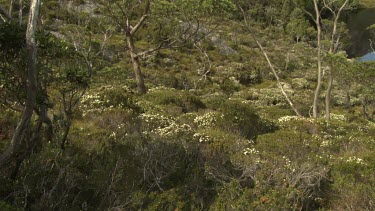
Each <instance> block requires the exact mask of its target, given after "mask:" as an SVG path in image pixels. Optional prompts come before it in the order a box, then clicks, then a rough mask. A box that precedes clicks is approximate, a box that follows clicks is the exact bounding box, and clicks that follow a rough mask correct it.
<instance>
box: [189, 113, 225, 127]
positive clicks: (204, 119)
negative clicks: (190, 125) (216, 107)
mask: <svg viewBox="0 0 375 211" xmlns="http://www.w3.org/2000/svg"><path fill="white" fill-rule="evenodd" d="M223 117H224V115H223V114H220V113H218V112H208V113H205V114H203V115H202V116H197V117H195V119H194V123H195V124H197V125H198V126H199V127H214V126H216V125H217V122H218V119H222V118H223Z"/></svg>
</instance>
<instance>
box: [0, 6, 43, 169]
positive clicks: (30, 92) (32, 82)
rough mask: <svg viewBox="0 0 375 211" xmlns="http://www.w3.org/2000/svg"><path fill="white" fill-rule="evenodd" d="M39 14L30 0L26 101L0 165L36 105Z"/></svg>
mask: <svg viewBox="0 0 375 211" xmlns="http://www.w3.org/2000/svg"><path fill="white" fill-rule="evenodd" d="M38 14H39V0H31V2H30V12H29V19H28V23H27V31H26V46H27V66H28V68H27V79H26V89H27V90H26V102H25V110H24V111H23V113H22V116H21V120H20V122H19V123H18V125H17V128H16V131H15V133H14V135H13V138H12V140H11V144H10V146H9V148H8V149H7V150H6V151H5V153H3V154H2V155H1V156H0V166H1V165H3V164H4V163H5V162H6V161H7V160H8V159H9V158H11V157H12V155H13V154H14V153H16V152H17V149H18V148H19V147H20V143H21V141H22V140H23V138H24V136H25V131H26V130H27V129H29V128H30V120H31V117H32V115H33V111H34V107H35V105H36V94H37V70H36V54H37V49H36V41H35V31H36V24H37V17H38Z"/></svg>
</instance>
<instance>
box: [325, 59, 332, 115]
mask: <svg viewBox="0 0 375 211" xmlns="http://www.w3.org/2000/svg"><path fill="white" fill-rule="evenodd" d="M328 74H329V78H328V87H327V92H326V120H327V122H329V121H330V119H331V93H332V89H333V65H332V64H331V65H330V68H329V73H328Z"/></svg>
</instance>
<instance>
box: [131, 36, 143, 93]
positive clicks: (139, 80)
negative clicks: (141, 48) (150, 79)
mask: <svg viewBox="0 0 375 211" xmlns="http://www.w3.org/2000/svg"><path fill="white" fill-rule="evenodd" d="M126 41H127V44H128V48H129V50H130V57H131V60H132V64H133V70H134V74H135V80H136V81H137V87H138V91H139V93H141V94H145V93H146V92H147V88H146V86H145V82H144V77H143V74H142V70H141V65H140V62H139V56H138V55H137V50H136V48H135V45H134V39H133V36H132V35H130V34H128V35H127V37H126Z"/></svg>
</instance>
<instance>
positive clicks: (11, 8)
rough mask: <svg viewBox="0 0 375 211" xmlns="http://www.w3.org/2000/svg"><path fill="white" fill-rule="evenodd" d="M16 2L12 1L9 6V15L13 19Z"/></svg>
mask: <svg viewBox="0 0 375 211" xmlns="http://www.w3.org/2000/svg"><path fill="white" fill-rule="evenodd" d="M13 4H14V0H10V4H9V15H10V17H12V13H13Z"/></svg>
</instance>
